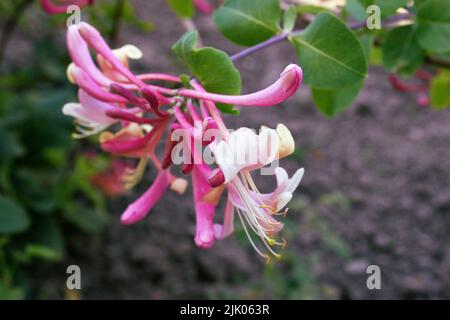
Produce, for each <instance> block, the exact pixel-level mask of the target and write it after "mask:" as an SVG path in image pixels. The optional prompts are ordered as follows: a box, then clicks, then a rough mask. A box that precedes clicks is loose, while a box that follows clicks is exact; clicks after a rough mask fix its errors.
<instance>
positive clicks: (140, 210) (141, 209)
mask: <svg viewBox="0 0 450 320" xmlns="http://www.w3.org/2000/svg"><path fill="white" fill-rule="evenodd" d="M169 184H170V174H169V172H168V171H167V170H164V171H161V172H159V174H158V176H157V177H156V180H155V181H154V182H153V184H152V186H151V187H150V188H149V189H148V190H147V191H146V192H145V193H144V194H143V195H142V196H141V197H140V198H139V199H137V200H136V201H135V202H133V203H132V204H130V205H129V206H128V208H127V209H126V210H125V212H124V213H123V214H122V216H121V217H120V221H121V222H122V223H123V224H133V223H136V222H138V221H140V220H142V219H144V218H145V217H146V216H147V214H148V213H149V211H150V209H151V208H153V207H154V205H155V204H156V203H157V202H158V201H159V200H160V199H161V197H162V196H163V195H164V193H165V192H166V190H167V187H168V186H169Z"/></svg>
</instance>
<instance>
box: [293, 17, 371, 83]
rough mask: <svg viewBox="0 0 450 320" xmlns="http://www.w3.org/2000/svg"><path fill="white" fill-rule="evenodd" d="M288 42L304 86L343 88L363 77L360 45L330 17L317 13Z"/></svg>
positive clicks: (344, 27) (341, 23)
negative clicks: (298, 65)
mask: <svg viewBox="0 0 450 320" xmlns="http://www.w3.org/2000/svg"><path fill="white" fill-rule="evenodd" d="M290 40H291V41H292V42H293V44H294V46H295V48H296V50H297V54H298V56H299V59H300V65H301V66H302V68H303V74H304V79H305V82H306V83H307V84H309V85H311V86H313V87H316V88H328V89H332V88H339V87H347V86H350V85H352V84H355V83H356V82H361V81H362V80H364V79H365V77H366V76H367V61H366V57H365V53H364V49H363V47H362V45H361V42H360V41H359V39H358V38H357V37H356V35H355V34H354V32H353V31H352V30H350V29H349V28H348V27H347V26H346V25H345V23H343V22H342V21H341V20H339V19H338V18H336V17H335V16H333V15H332V14H329V13H327V12H322V13H320V14H319V15H318V16H317V17H316V19H315V20H314V21H313V22H312V23H311V24H310V25H309V26H308V27H307V28H306V29H305V30H304V31H303V32H302V33H300V34H299V35H296V36H293V37H291V38H290Z"/></svg>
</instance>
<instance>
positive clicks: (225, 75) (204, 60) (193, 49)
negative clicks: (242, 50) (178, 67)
mask: <svg viewBox="0 0 450 320" xmlns="http://www.w3.org/2000/svg"><path fill="white" fill-rule="evenodd" d="M197 45H198V33H197V32H195V31H190V32H187V33H186V34H184V35H183V37H181V39H180V40H178V41H177V42H176V43H175V45H174V46H173V47H172V50H173V51H174V53H175V54H176V55H177V56H178V57H179V58H180V59H181V61H182V62H183V63H184V64H185V65H186V66H187V67H188V68H189V70H190V72H191V74H192V75H193V76H194V77H195V78H196V79H198V80H199V81H200V83H201V84H202V85H203V86H204V88H205V89H206V91H208V92H214V93H221V94H229V95H238V94H239V93H240V92H241V75H240V73H239V71H238V70H237V69H236V68H235V67H234V65H233V62H232V61H231V59H230V57H229V56H228V55H227V54H226V53H225V52H223V51H221V50H218V49H215V48H211V47H204V48H197ZM218 107H219V108H220V109H221V111H223V112H225V113H233V114H236V113H238V111H237V110H235V109H233V108H232V106H228V105H223V104H218Z"/></svg>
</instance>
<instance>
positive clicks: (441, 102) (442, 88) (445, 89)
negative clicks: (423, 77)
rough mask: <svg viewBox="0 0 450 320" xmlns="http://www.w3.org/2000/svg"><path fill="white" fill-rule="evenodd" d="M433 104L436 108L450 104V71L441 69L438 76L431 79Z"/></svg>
mask: <svg viewBox="0 0 450 320" xmlns="http://www.w3.org/2000/svg"><path fill="white" fill-rule="evenodd" d="M430 96H431V106H432V107H433V108H434V109H438V110H442V109H446V108H448V107H449V106H450V72H449V71H441V72H440V73H439V75H438V76H437V77H435V78H434V79H433V81H431V90H430Z"/></svg>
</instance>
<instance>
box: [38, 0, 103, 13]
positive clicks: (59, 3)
mask: <svg viewBox="0 0 450 320" xmlns="http://www.w3.org/2000/svg"><path fill="white" fill-rule="evenodd" d="M39 2H40V4H41V7H42V9H43V10H44V11H45V12H47V13H48V14H60V13H66V12H67V8H68V7H69V6H71V5H76V6H78V7H80V8H82V7H85V6H88V5H92V4H93V3H94V0H39Z"/></svg>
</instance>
